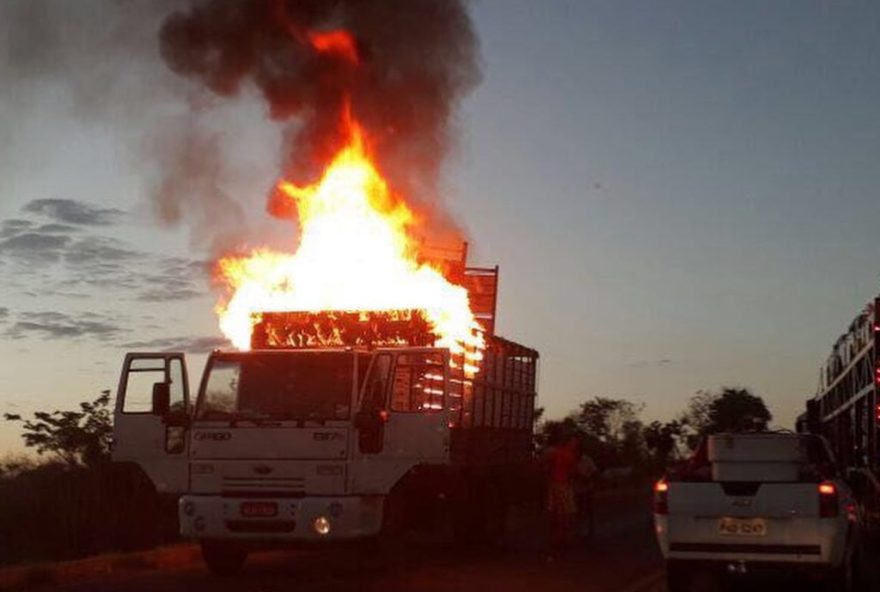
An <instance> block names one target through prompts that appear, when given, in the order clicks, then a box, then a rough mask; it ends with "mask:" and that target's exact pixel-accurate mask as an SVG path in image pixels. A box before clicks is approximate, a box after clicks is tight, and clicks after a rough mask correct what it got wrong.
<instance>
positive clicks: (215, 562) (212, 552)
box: [201, 541, 248, 577]
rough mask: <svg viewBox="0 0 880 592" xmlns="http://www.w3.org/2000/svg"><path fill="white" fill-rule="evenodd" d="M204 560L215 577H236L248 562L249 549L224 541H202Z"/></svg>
mask: <svg viewBox="0 0 880 592" xmlns="http://www.w3.org/2000/svg"><path fill="white" fill-rule="evenodd" d="M201 546H202V559H204V560H205V565H207V566H208V570H209V571H210V572H211V573H212V574H214V575H215V576H221V577H226V576H234V575H235V574H237V573H238V572H240V571H241V568H242V567H243V566H244V562H245V560H247V555H248V552H247V549H245V548H244V547H242V546H240V545H236V544H234V543H228V542H224V541H202V542H201Z"/></svg>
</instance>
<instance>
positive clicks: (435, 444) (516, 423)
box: [113, 336, 537, 574]
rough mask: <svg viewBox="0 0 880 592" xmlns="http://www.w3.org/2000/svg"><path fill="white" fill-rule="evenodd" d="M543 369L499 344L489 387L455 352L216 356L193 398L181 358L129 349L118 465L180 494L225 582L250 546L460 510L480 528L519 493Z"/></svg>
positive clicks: (488, 368)
mask: <svg viewBox="0 0 880 592" xmlns="http://www.w3.org/2000/svg"><path fill="white" fill-rule="evenodd" d="M536 362H537V353H536V352H534V351H533V350H528V349H527V348H524V347H522V346H518V345H516V344H513V343H512V342H507V341H505V340H502V339H500V338H496V337H494V336H493V337H492V340H491V342H490V345H489V347H488V348H487V350H486V352H485V359H484V366H485V368H484V373H483V375H482V376H481V379H480V380H478V381H474V380H471V379H465V378H464V375H463V373H462V372H461V370H460V369H461V368H462V364H461V363H460V362H458V363H456V361H455V358H454V357H451V354H450V351H449V350H448V349H445V348H434V347H411V346H400V347H388V348H381V347H380V348H358V347H348V348H318V349H284V348H279V349H264V350H253V351H248V352H222V351H215V352H214V353H212V354H211V355H210V357H209V359H208V362H207V364H206V367H205V371H204V375H203V377H202V380H201V384H200V387H199V389H198V393H197V395H196V396H194V397H191V396H190V393H189V389H188V386H187V375H186V364H185V360H184V356H183V354H180V353H161V354H160V353H132V354H128V355H127V356H126V358H125V363H124V366H123V371H122V377H121V379H120V384H119V391H118V396H117V400H116V408H115V414H114V421H115V426H114V440H115V446H114V451H113V456H114V460H115V461H118V462H129V463H134V464H136V465H138V466H139V467H140V470H142V471H143V472H144V473H145V474H146V475H147V476H148V477H149V478H150V480H151V481H152V482H153V484H154V486H155V488H156V491H157V492H159V493H162V494H168V495H172V496H175V497H179V500H178V510H179V511H178V517H179V523H180V532H181V534H183V535H184V536H186V537H190V538H194V539H197V540H199V541H200V542H201V544H202V550H203V555H204V557H205V560H206V562H207V564H208V566H209V567H210V568H211V569H212V570H213V571H214V572H216V573H220V574H227V573H233V572H235V571H237V570H238V569H239V568H240V567H241V566H242V564H243V563H244V561H245V558H246V555H247V552H248V549H249V548H252V547H254V546H260V545H264V544H278V543H308V542H324V541H344V540H355V539H367V538H370V537H375V536H377V535H379V534H380V532H381V533H383V534H384V533H385V532H389V531H392V530H393V529H394V528H401V527H402V526H407V525H408V521H409V520H413V519H414V517H415V515H416V514H418V515H419V516H424V515H431V514H434V513H437V512H438V508H441V507H442V508H444V509H447V510H448V509H450V508H453V509H455V508H454V506H455V505H456V504H458V508H457V510H456V511H458V512H459V515H460V517H461V519H462V520H463V521H466V522H467V523H468V526H469V528H471V529H472V530H473V528H475V527H476V526H475V525H479V523H480V520H487V519H488V518H486V517H487V516H491V515H493V514H496V513H498V512H499V511H501V510H500V508H504V507H505V505H506V503H508V501H507V496H509V495H510V492H513V491H515V488H513V487H511V486H510V485H509V484H511V483H519V484H520V485H521V484H522V483H523V477H522V473H523V469H524V467H525V466H526V465H527V464H528V463H529V461H530V458H531V449H530V443H531V428H532V414H533V410H534V397H535V393H534V388H535V376H536ZM456 368H458V369H459V370H458V371H456ZM496 387H497V388H496ZM502 387H504V388H502ZM517 489H519V490H522V489H523V488H522V487H521V486H520V487H519V488H517ZM477 492H479V495H477ZM462 508H469V509H470V511H465V512H463V513H462V512H461V509H462ZM475 516H476V518H475ZM441 519H442V518H441ZM473 534H474V533H473V532H471V536H473Z"/></svg>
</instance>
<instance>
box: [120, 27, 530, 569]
mask: <svg viewBox="0 0 880 592" xmlns="http://www.w3.org/2000/svg"><path fill="white" fill-rule="evenodd" d="M308 39H309V40H311V42H312V43H313V44H314V45H315V48H316V51H325V48H329V49H328V50H327V51H335V52H337V53H340V55H341V57H340V58H339V59H341V60H348V61H350V60H353V59H356V55H355V57H351V54H352V52H354V49H353V48H354V47H355V45H354V44H353V43H351V42H348V41H346V39H347V37H346V36H345V34H344V32H342V31H336V32H333V34H332V35H330V34H327V35H323V36H314V35H313V36H310V37H308ZM347 101H348V99H347V98H346V100H345V101H343V107H342V108H341V109H340V111H339V120H338V122H337V127H338V130H337V131H338V137H339V138H341V141H340V142H338V146H337V148H336V150H335V152H334V153H333V155H332V158H330V159H329V160H328V164H327V165H326V166H325V167H324V168H323V171H322V173H321V175H320V178H318V179H317V180H316V181H314V182H311V183H299V184H298V183H295V182H293V181H291V180H289V179H282V180H281V181H280V182H279V183H278V185H277V191H276V192H275V195H274V196H273V200H275V207H276V208H281V209H286V210H289V211H292V212H295V215H296V220H297V221H298V224H299V236H298V244H297V246H296V248H295V249H293V250H292V252H290V253H284V252H277V251H272V250H269V249H257V250H254V251H251V252H248V253H245V254H231V255H228V256H225V257H222V258H221V259H220V260H219V261H218V264H217V267H216V270H217V271H216V279H217V281H218V283H219V284H220V285H221V286H222V287H223V292H224V296H223V298H222V300H221V301H220V303H219V304H218V306H217V312H218V316H219V324H220V328H221V330H222V331H223V333H224V334H225V335H226V337H227V338H228V339H229V341H230V343H231V344H232V346H233V347H231V348H230V349H229V350H225V351H214V352H213V353H211V354H210V356H209V358H208V361H207V364H206V367H205V370H204V374H203V376H202V379H201V382H200V385H199V388H198V390H197V392H196V393H194V394H193V395H191V394H190V390H189V384H188V378H187V367H186V359H185V356H184V354H183V353H167V352H163V353H130V354H128V355H127V356H126V357H125V361H124V366H123V369H122V374H121V378H120V382H119V388H118V394H117V399H116V407H115V413H114V422H115V425H114V442H115V445H114V451H113V456H114V460H115V461H117V462H124V463H130V464H133V465H136V466H137V467H139V469H138V470H141V471H143V473H144V474H145V475H146V476H147V477H148V478H149V479H150V480H151V481H152V483H153V484H154V485H155V488H156V490H157V491H158V492H159V493H162V494H167V495H169V496H174V497H177V498H178V499H179V502H178V517H179V523H180V531H181V533H182V534H183V535H184V536H186V537H190V538H194V539H197V540H198V541H200V543H201V546H202V550H203V555H204V558H205V560H206V562H207V565H208V566H209V568H210V569H211V570H212V571H214V572H216V573H220V574H228V573H232V572H235V571H237V570H238V569H239V568H240V567H241V566H242V565H243V563H244V561H245V559H246V556H247V553H248V550H249V549H251V548H254V547H258V546H260V545H264V544H278V543H304V542H329V541H346V540H358V539H371V538H374V537H379V536H383V537H384V536H389V537H395V536H398V535H400V534H401V533H404V532H407V531H410V530H412V529H417V528H423V527H424V528H428V527H431V526H432V525H438V524H441V525H452V527H453V530H454V531H455V533H456V534H457V535H459V536H463V537H466V538H467V539H469V540H473V539H475V538H476V539H478V538H480V537H491V536H493V535H494V534H497V532H498V531H499V530H500V529H501V527H502V525H503V522H504V515H505V511H506V508H507V507H508V506H509V505H511V504H515V503H518V502H521V501H523V498H524V497H528V496H531V495H533V494H534V492H535V489H534V488H531V487H528V486H526V484H527V483H528V482H529V477H530V476H531V475H533V474H534V472H533V455H532V429H533V419H534V409H535V397H536V382H537V374H538V352H537V351H535V350H534V349H531V348H529V347H525V346H523V345H519V344H517V343H514V342H513V341H509V340H506V339H503V338H501V337H499V336H497V335H496V334H495V307H496V300H497V299H496V296H497V289H498V269H497V267H496V268H473V267H468V266H467V246H466V244H463V243H462V246H461V247H460V248H458V249H457V250H454V252H452V253H448V252H447V253H445V254H440V255H438V254H437V253H436V252H435V253H431V252H429V250H428V249H426V248H425V246H424V244H423V242H421V241H419V240H417V239H416V236H417V235H418V232H417V231H418V229H419V228H420V224H422V222H421V219H420V214H419V213H418V212H417V211H416V209H414V208H413V207H412V206H411V204H410V203H409V202H408V201H407V200H406V199H404V197H403V196H402V195H400V194H399V193H398V192H396V191H394V190H393V189H391V186H390V184H389V183H388V180H387V179H386V177H385V176H384V175H383V172H382V170H381V169H380V167H379V166H378V165H377V162H376V158H375V155H374V153H373V150H372V145H371V141H370V137H369V134H367V133H366V132H365V130H364V128H363V127H362V126H361V124H360V123H359V121H358V119H357V117H356V116H355V115H354V113H353V110H352V108H351V105H350V104H349V103H348V102H347Z"/></svg>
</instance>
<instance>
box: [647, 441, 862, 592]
mask: <svg viewBox="0 0 880 592" xmlns="http://www.w3.org/2000/svg"><path fill="white" fill-rule="evenodd" d="M856 512H857V510H856V506H855V504H854V503H853V499H852V495H851V492H850V489H849V487H848V486H847V484H846V482H845V481H844V480H843V479H842V478H841V476H840V474H839V472H838V470H837V468H836V466H835V463H834V459H833V456H832V455H831V453H830V451H829V449H828V446H827V443H826V442H825V441H824V440H823V439H822V438H820V437H818V436H815V435H811V434H794V433H746V434H716V435H712V436H709V437H708V438H707V439H706V440H705V441H704V443H703V444H701V446H700V447H699V449H698V450H697V452H696V454H695V456H694V458H693V459H692V460H691V461H690V462H689V463H688V466H686V467H684V468H683V469H682V470H678V471H673V472H670V474H668V475H667V476H666V477H664V478H663V479H662V480H660V481H659V482H658V483H657V484H656V485H655V488H654V523H655V530H656V535H657V540H658V543H659V545H660V550H661V552H662V554H663V556H664V558H665V559H666V564H667V577H668V590H669V591H670V592H675V591H676V590H687V589H690V585H691V582H692V580H693V579H694V578H695V577H697V576H705V575H707V574H712V575H728V576H747V575H753V574H761V573H764V572H772V571H777V572H780V571H781V572H784V573H786V574H787V575H795V574H797V573H798V572H804V573H805V574H808V575H810V576H814V577H819V578H821V579H822V580H823V581H825V582H827V583H828V585H829V586H830V589H831V590H848V589H852V585H853V578H854V576H855V573H856V571H855V564H856V562H857V560H858V556H857V552H858V545H857V540H858V539H857V536H858V533H857V529H858V517H857V515H856Z"/></svg>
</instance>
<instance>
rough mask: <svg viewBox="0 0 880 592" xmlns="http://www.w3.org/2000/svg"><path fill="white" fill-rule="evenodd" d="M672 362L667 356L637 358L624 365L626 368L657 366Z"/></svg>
mask: <svg viewBox="0 0 880 592" xmlns="http://www.w3.org/2000/svg"><path fill="white" fill-rule="evenodd" d="M670 364H672V360H671V359H669V358H661V359H659V360H639V361H637V362H630V363H628V364H627V365H626V367H627V368H649V367H659V366H668V365H670Z"/></svg>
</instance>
